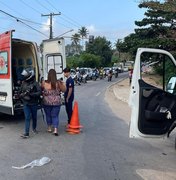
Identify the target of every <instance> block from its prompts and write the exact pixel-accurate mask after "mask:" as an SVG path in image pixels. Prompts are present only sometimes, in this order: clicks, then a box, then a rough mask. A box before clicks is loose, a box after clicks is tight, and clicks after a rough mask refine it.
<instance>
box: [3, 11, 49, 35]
mask: <svg viewBox="0 0 176 180" xmlns="http://www.w3.org/2000/svg"><path fill="white" fill-rule="evenodd" d="M0 12H2V13H4V14H6V15H7V16H10V17H12V18H14V19H15V20H16V21H17V22H20V23H22V24H24V25H26V26H27V27H29V28H31V29H33V30H34V31H37V32H38V33H40V34H42V35H43V36H46V37H48V36H47V35H46V34H44V33H42V32H41V31H39V30H37V29H35V28H33V27H32V26H30V25H28V24H26V23H24V22H23V21H21V20H20V19H18V18H17V17H15V16H13V15H11V14H9V13H7V12H5V11H3V10H0Z"/></svg>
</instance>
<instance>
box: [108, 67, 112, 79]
mask: <svg viewBox="0 0 176 180" xmlns="http://www.w3.org/2000/svg"><path fill="white" fill-rule="evenodd" d="M111 79H112V68H111V69H110V70H109V72H108V81H111Z"/></svg>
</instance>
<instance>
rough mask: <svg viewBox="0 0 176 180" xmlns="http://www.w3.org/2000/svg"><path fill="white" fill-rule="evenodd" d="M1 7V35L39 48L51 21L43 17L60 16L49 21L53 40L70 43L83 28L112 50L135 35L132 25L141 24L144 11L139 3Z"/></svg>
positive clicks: (35, 0)
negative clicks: (38, 45) (9, 33)
mask: <svg viewBox="0 0 176 180" xmlns="http://www.w3.org/2000/svg"><path fill="white" fill-rule="evenodd" d="M0 4H1V5H0V23H1V26H0V33H3V32H5V31H9V30H12V29H14V30H15V32H14V33H13V37H14V38H19V39H24V40H29V41H35V42H37V43H38V44H40V43H41V42H42V40H44V39H48V38H49V34H50V31H49V24H50V18H49V16H42V15H49V14H50V13H54V14H59V13H60V15H55V16H53V17H52V27H53V37H57V36H64V37H65V39H66V42H67V43H70V42H71V38H70V37H71V36H72V35H73V34H75V33H77V32H78V30H79V29H81V27H83V26H84V27H86V28H87V30H88V32H89V35H93V36H95V37H97V36H101V37H105V38H106V39H107V40H109V41H111V43H112V46H114V45H115V42H116V41H117V40H118V39H123V38H124V37H126V36H128V35H129V34H131V33H133V32H134V29H135V28H136V26H135V24H134V22H135V21H136V20H137V21H139V20H142V19H143V18H144V11H145V9H140V8H139V7H138V4H139V0H62V1H61V0H6V1H4V0H0ZM2 11H3V12H2ZM5 13H7V14H8V15H7V14H5ZM17 19H18V20H20V21H17Z"/></svg>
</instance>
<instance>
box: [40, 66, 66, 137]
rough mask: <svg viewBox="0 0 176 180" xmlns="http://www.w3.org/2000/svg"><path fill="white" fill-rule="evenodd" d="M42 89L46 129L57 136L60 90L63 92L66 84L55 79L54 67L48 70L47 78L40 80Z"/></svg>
mask: <svg viewBox="0 0 176 180" xmlns="http://www.w3.org/2000/svg"><path fill="white" fill-rule="evenodd" d="M42 90H43V91H42V92H43V93H42V94H43V107H44V111H45V115H46V122H47V125H48V128H47V131H48V132H53V134H54V135H55V136H58V127H59V112H60V107H61V91H62V92H65V90H66V86H65V84H64V83H63V82H62V81H61V80H57V76H56V71H55V70H54V69H50V70H49V72H48V78H47V80H45V81H43V82H42ZM53 128H54V131H53Z"/></svg>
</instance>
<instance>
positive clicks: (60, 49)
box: [42, 38, 66, 79]
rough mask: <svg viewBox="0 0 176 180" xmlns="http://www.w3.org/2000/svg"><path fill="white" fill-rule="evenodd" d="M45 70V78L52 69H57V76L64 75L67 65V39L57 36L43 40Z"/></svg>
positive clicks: (61, 76)
mask: <svg viewBox="0 0 176 180" xmlns="http://www.w3.org/2000/svg"><path fill="white" fill-rule="evenodd" d="M42 54H43V72H44V79H47V75H48V72H49V70H50V69H55V70H56V74H57V78H58V79H59V78H64V77H63V69H64V68H65V67H66V58H65V41H64V39H63V38H55V39H49V40H44V41H43V53H42Z"/></svg>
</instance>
